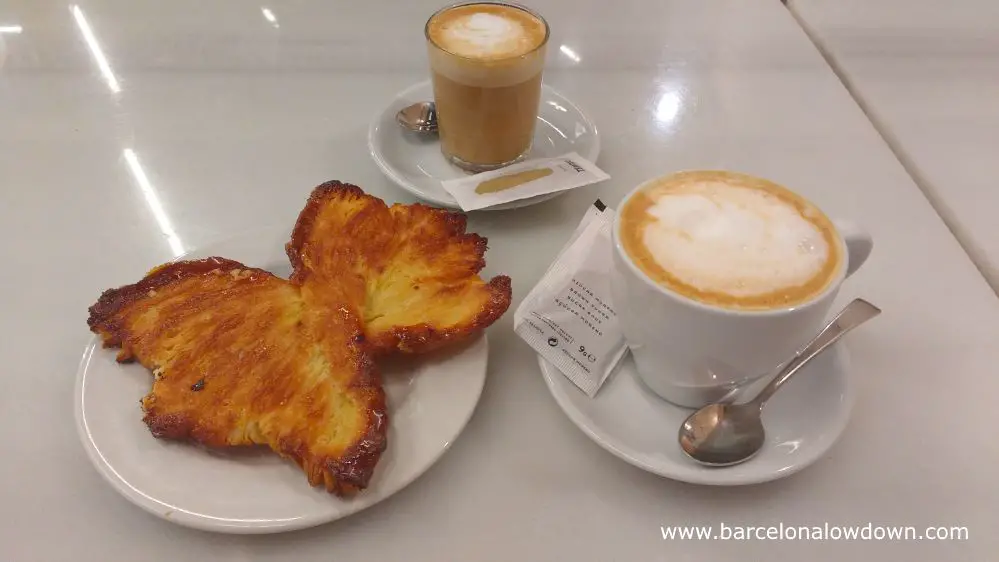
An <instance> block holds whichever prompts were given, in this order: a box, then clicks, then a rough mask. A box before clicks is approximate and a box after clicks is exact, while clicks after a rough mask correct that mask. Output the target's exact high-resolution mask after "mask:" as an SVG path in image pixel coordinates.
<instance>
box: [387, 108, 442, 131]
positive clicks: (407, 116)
mask: <svg viewBox="0 0 999 562" xmlns="http://www.w3.org/2000/svg"><path fill="white" fill-rule="evenodd" d="M395 120H396V123H398V124H399V126H401V127H402V128H403V129H406V130H407V131H410V132H413V133H417V134H419V135H426V136H433V135H436V134H437V106H436V105H435V104H434V102H432V101H421V102H416V103H414V104H412V105H408V106H406V107H404V108H402V109H400V110H399V112H398V113H396V114H395Z"/></svg>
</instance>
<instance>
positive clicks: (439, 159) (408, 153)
mask: <svg viewBox="0 0 999 562" xmlns="http://www.w3.org/2000/svg"><path fill="white" fill-rule="evenodd" d="M433 97H434V96H433V88H432V87H431V84H430V81H429V80H428V81H426V82H421V83H419V84H416V85H414V86H411V87H409V88H407V89H405V90H403V91H402V92H400V93H399V94H397V95H396V97H395V98H394V99H393V100H392V102H391V103H389V104H388V105H387V106H386V107H385V109H383V110H382V111H381V112H380V113H379V114H378V115H377V116H375V119H374V121H372V122H371V126H370V127H369V129H368V150H369V151H370V152H371V158H373V159H374V161H375V163H376V164H377V165H378V167H379V168H380V169H381V170H382V172H383V173H384V174H385V175H386V176H387V177H388V178H389V179H390V180H392V181H393V182H394V183H396V184H397V185H398V186H399V187H401V188H403V189H405V190H406V191H409V192H410V193H412V194H414V195H416V196H417V197H419V198H420V199H423V200H424V201H428V202H430V203H434V204H436V205H440V206H443V207H451V208H457V207H458V202H457V201H455V199H454V197H452V196H451V194H450V193H448V192H447V191H445V190H444V188H443V187H442V186H441V181H443V180H449V179H455V178H460V177H464V176H467V175H469V173H468V172H465V171H464V170H462V169H460V168H458V167H456V166H454V165H453V164H451V163H450V162H448V161H447V160H446V159H445V158H444V155H443V154H441V148H440V142H439V141H438V139H437V137H436V136H431V137H429V138H428V137H423V136H419V135H416V134H414V133H410V132H407V131H404V130H403V129H402V128H401V127H400V126H399V124H398V123H396V120H395V115H396V113H398V112H399V110H400V109H402V108H404V107H407V106H409V105H412V104H414V103H417V102H420V101H430V100H432V99H433ZM569 152H575V153H577V154H579V155H580V156H582V157H583V158H585V159H587V160H589V161H590V162H596V160H597V156H599V154H600V135H599V134H598V133H597V127H596V125H594V123H593V121H592V120H591V119H590V118H589V117H588V116H587V115H586V114H585V113H583V111H582V110H580V109H579V108H578V107H576V105H575V104H573V103H572V102H571V101H569V99H568V98H566V97H565V96H563V95H562V94H559V93H558V92H556V91H555V90H554V89H552V88H551V87H549V86H547V85H543V86H542V87H541V104H540V107H539V109H538V122H537V126H536V127H535V130H534V144H533V146H532V147H531V152H530V154H529V155H528V158H529V159H533V158H549V157H555V156H561V155H563V154H566V153H569ZM557 195H558V193H550V194H546V195H540V196H538V197H532V198H529V199H522V200H519V201H512V202H510V203H507V204H504V205H497V206H495V207H490V209H491V210H501V209H514V208H517V207H525V206H527V205H533V204H536V203H541V202H542V201H547V200H549V199H551V198H553V197H556V196H557Z"/></svg>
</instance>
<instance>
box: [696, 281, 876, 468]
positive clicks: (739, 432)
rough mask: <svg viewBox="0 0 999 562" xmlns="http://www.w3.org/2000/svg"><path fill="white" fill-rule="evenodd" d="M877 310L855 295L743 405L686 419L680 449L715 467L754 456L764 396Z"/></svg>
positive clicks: (707, 409)
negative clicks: (855, 297) (853, 298)
mask: <svg viewBox="0 0 999 562" xmlns="http://www.w3.org/2000/svg"><path fill="white" fill-rule="evenodd" d="M879 314H881V309H879V308H878V307H876V306H874V305H873V304H871V303H869V302H867V301H865V300H864V299H855V300H854V301H853V302H851V303H850V304H848V305H847V306H846V307H845V308H844V309H843V310H842V311H841V312H840V313H839V314H837V315H836V317H835V318H833V320H832V321H831V322H829V324H827V325H826V327H825V328H823V329H822V331H821V332H819V334H818V335H817V336H815V338H814V339H812V341H810V342H809V343H808V345H806V346H805V347H804V348H802V349H801V350H799V351H798V352H797V353H796V354H795V355H794V357H793V358H792V359H791V360H790V361H788V362H787V363H785V364H784V365H783V366H782V367H781V369H780V371H779V372H778V373H777V375H776V376H775V377H774V378H773V380H772V381H770V384H768V385H767V386H766V387H764V388H763V390H761V391H760V393H759V394H757V395H756V397H755V398H753V399H752V400H750V401H749V402H746V403H744V404H722V403H719V404H708V405H707V406H704V407H702V408H701V409H699V410H697V411H696V412H694V413H693V414H691V415H690V416H689V417H687V419H686V420H684V422H683V424H682V425H681V426H680V430H679V433H678V436H677V437H678V439H679V442H680V449H682V450H683V452H684V453H686V455H687V456H688V457H690V458H691V459H693V460H695V461H697V462H698V463H701V464H703V465H707V466H715V467H721V466H732V465H735V464H739V463H742V462H745V461H748V460H749V459H751V458H753V457H754V456H756V454H757V453H759V452H760V450H761V449H762V448H763V444H764V442H765V441H766V433H765V431H764V429H763V421H762V419H761V418H760V415H761V414H762V412H763V406H764V405H765V404H766V402H767V400H769V399H770V397H771V396H773V395H774V393H775V392H777V390H779V389H780V387H781V386H783V384H784V383H786V382H787V381H788V380H789V379H790V378H791V376H792V375H794V374H795V373H797V372H798V371H799V370H800V369H801V368H802V367H804V366H805V365H806V364H807V363H808V362H809V361H811V360H812V359H814V358H815V357H817V356H818V355H819V354H820V353H822V352H823V351H825V350H826V349H828V348H829V346H831V345H832V344H833V343H835V342H837V341H838V340H839V339H840V338H842V337H843V336H844V335H846V334H847V332H849V331H851V330H853V329H854V328H856V327H858V326H860V325H861V324H863V323H865V322H867V321H868V320H870V319H872V318H874V317H875V316H877V315H879Z"/></svg>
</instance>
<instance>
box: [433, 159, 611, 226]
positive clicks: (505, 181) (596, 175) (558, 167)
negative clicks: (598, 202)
mask: <svg viewBox="0 0 999 562" xmlns="http://www.w3.org/2000/svg"><path fill="white" fill-rule="evenodd" d="M609 178H610V176H609V175H607V174H606V173H605V172H604V171H603V170H601V169H600V168H597V166H596V164H594V163H593V162H590V161H588V160H585V159H584V158H583V157H582V156H580V155H578V154H576V153H575V152H570V153H569V154H565V155H563V156H559V157H557V158H539V159H536V160H528V161H526V162H520V163H518V164H512V165H510V166H506V167H504V168H500V169H498V170H492V171H489V172H482V173H480V174H474V175H471V176H466V177H463V178H457V179H453V180H445V181H443V182H441V185H442V186H443V187H444V189H445V190H446V191H447V192H448V193H450V194H451V195H453V196H454V198H455V199H456V200H457V201H458V206H459V207H461V209H462V210H463V211H474V210H477V209H484V208H486V207H492V206H494V205H499V204H501V203H509V202H510V201H517V200H519V199H527V198H530V197H537V196H539V195H545V194H547V193H555V192H557V191H565V190H567V189H573V188H576V187H582V186H584V185H589V184H591V183H597V182H600V181H604V180H606V179H609Z"/></svg>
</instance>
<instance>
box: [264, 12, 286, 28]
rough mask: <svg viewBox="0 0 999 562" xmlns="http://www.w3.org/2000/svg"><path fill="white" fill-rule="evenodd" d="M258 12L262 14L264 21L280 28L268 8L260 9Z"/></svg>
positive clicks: (275, 17)
mask: <svg viewBox="0 0 999 562" xmlns="http://www.w3.org/2000/svg"><path fill="white" fill-rule="evenodd" d="M260 12H261V13H262V14H264V19H265V20H267V21H269V22H271V24H272V25H274V27H281V26H280V25H279V24H278V20H277V16H275V15H274V12H272V11H271V9H270V8H260Z"/></svg>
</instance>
